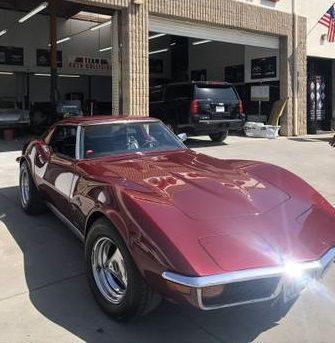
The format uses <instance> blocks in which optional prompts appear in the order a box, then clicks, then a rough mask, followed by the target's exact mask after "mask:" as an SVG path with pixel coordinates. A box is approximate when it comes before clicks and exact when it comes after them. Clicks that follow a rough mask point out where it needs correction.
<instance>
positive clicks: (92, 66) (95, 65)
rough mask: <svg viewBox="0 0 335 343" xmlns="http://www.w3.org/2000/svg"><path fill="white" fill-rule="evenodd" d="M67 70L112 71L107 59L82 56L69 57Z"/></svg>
mask: <svg viewBox="0 0 335 343" xmlns="http://www.w3.org/2000/svg"><path fill="white" fill-rule="evenodd" d="M69 68H72V69H81V70H104V71H107V70H112V64H111V61H110V59H108V58H94V57H84V56H71V57H69Z"/></svg>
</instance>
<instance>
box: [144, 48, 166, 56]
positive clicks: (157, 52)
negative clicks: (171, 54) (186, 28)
mask: <svg viewBox="0 0 335 343" xmlns="http://www.w3.org/2000/svg"><path fill="white" fill-rule="evenodd" d="M168 51H169V49H162V50H156V51H150V52H149V55H155V54H161V53H162V52H168Z"/></svg>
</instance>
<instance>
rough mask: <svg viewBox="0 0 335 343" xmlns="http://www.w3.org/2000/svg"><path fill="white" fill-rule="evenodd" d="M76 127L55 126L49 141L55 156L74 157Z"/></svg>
mask: <svg viewBox="0 0 335 343" xmlns="http://www.w3.org/2000/svg"><path fill="white" fill-rule="evenodd" d="M76 139H77V127H76V126H57V127H56V129H55V131H54V133H53V135H52V137H51V140H50V144H49V145H50V147H51V148H52V151H53V152H54V153H55V154H60V155H64V156H66V157H70V158H75V157H76Z"/></svg>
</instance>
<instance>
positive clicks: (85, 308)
mask: <svg viewBox="0 0 335 343" xmlns="http://www.w3.org/2000/svg"><path fill="white" fill-rule="evenodd" d="M329 137H330V136H329V135H328V136H316V137H313V138H310V137H304V138H296V139H287V138H280V139H278V140H266V139H264V140H263V139H260V140H258V139H250V138H244V137H230V138H229V139H228V140H227V143H226V144H218V145H215V144H212V143H211V142H209V141H208V140H206V138H203V139H193V140H190V141H189V142H188V144H189V146H190V147H192V148H193V149H195V150H197V151H199V152H203V153H207V154H209V155H212V156H215V157H219V158H243V159H254V160H262V161H268V162H271V163H275V164H278V165H280V166H283V167H286V168H288V169H289V170H291V171H293V172H295V173H297V174H298V175H300V176H301V177H303V178H304V179H305V180H307V181H308V182H310V183H311V184H312V185H313V186H314V187H315V188H316V189H318V190H319V191H320V192H321V193H322V194H323V195H324V196H325V197H326V198H327V199H328V200H329V201H331V202H332V203H333V204H334V205H335V149H331V148H330V147H329V146H328V144H327V140H328V139H329ZM19 146H20V143H19V142H13V143H11V144H5V143H4V142H1V141H0V262H1V263H0V343H5V342H6V343H7V342H9V343H11V342H15V343H16V342H34V343H37V342H43V343H44V342H57V343H60V342H77V341H86V342H118V343H123V342H134V343H142V342H143V343H148V342H169V343H171V342H182V343H183V342H192V343H194V342H206V343H210V342H250V341H255V342H271V343H272V342H313V343H314V342H334V340H335V266H334V267H333V268H332V269H331V270H330V272H329V274H328V275H327V276H326V278H325V279H324V280H323V281H322V283H319V284H317V285H315V287H314V288H313V289H310V290H307V291H305V292H304V293H303V294H302V296H301V297H300V298H299V300H298V301H296V302H295V303H294V304H290V305H284V304H282V303H277V304H275V305H272V306H270V305H269V304H267V303H264V304H258V305H250V306H245V307H240V308H233V309H226V310H219V311H215V312H206V313H205V312H199V311H196V310H194V309H189V308H183V307H179V306H176V305H173V304H169V303H163V304H162V306H161V307H160V308H159V309H158V310H157V311H155V312H154V313H151V314H149V315H148V316H146V317H144V318H143V319H141V320H140V321H137V322H134V323H130V324H120V323H115V322H113V321H112V320H110V319H109V318H108V317H107V316H105V315H104V314H103V313H102V312H101V311H100V309H99V308H98V306H97V305H96V303H95V301H94V300H93V297H92V296H91V293H90V291H89V289H88V285H87V282H86V278H85V274H84V264H83V249H82V246H81V243H80V242H79V241H77V239H76V238H75V237H74V236H73V234H72V233H71V232H70V231H69V230H67V228H66V227H64V225H63V224H62V223H61V222H59V221H58V220H57V219H56V218H55V217H54V216H52V215H51V214H45V215H42V216H37V217H29V216H27V215H25V214H24V213H23V212H22V211H21V209H20V208H19V202H18V166H17V164H16V163H15V158H16V157H17V156H19V154H20V152H19V151H18V149H19ZM334 229H335V228H334Z"/></svg>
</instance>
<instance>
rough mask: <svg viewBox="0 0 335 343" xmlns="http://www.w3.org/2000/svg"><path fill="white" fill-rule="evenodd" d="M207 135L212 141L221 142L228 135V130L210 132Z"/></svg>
mask: <svg viewBox="0 0 335 343" xmlns="http://www.w3.org/2000/svg"><path fill="white" fill-rule="evenodd" d="M209 137H210V139H211V140H212V141H213V142H223V141H225V140H226V138H227V137H228V130H227V131H222V132H218V133H211V134H210V135H209Z"/></svg>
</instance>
